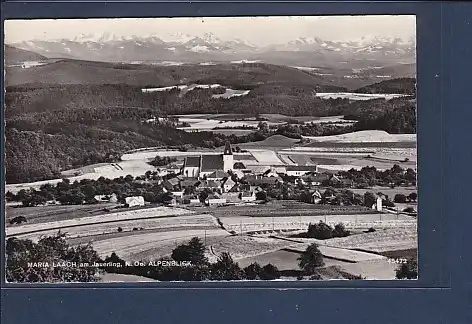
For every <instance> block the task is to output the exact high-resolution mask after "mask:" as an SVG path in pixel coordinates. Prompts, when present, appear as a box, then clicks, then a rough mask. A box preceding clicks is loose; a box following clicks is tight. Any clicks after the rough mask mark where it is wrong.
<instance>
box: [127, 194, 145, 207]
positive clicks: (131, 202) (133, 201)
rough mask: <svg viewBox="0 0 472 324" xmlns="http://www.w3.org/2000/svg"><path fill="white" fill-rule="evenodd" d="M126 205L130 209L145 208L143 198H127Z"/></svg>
mask: <svg viewBox="0 0 472 324" xmlns="http://www.w3.org/2000/svg"><path fill="white" fill-rule="evenodd" d="M125 204H126V206H128V207H135V206H144V197H143V196H134V197H126V198H125Z"/></svg>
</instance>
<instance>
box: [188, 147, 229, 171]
mask: <svg viewBox="0 0 472 324" xmlns="http://www.w3.org/2000/svg"><path fill="white" fill-rule="evenodd" d="M233 166H234V159H233V151H232V150H231V145H230V144H229V143H226V145H225V149H224V152H223V154H219V155H215V154H208V155H200V156H189V157H186V158H185V160H184V164H183V166H182V174H183V175H184V176H185V177H191V178H203V177H205V176H209V175H211V174H212V173H214V172H215V171H223V172H227V171H229V170H232V169H233Z"/></svg>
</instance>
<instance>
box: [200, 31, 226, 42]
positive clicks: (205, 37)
mask: <svg viewBox="0 0 472 324" xmlns="http://www.w3.org/2000/svg"><path fill="white" fill-rule="evenodd" d="M201 38H202V39H203V40H204V41H205V42H208V43H210V44H220V43H221V42H222V41H221V39H219V38H218V37H216V35H215V34H213V33H205V34H204V35H203V36H202V37H201Z"/></svg>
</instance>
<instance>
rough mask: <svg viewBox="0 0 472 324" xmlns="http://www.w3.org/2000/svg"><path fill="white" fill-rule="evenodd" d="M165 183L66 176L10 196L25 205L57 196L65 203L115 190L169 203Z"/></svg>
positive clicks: (91, 200) (77, 202) (84, 200)
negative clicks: (55, 181) (71, 177)
mask: <svg viewBox="0 0 472 324" xmlns="http://www.w3.org/2000/svg"><path fill="white" fill-rule="evenodd" d="M163 188H164V187H163V186H162V185H160V184H157V183H155V182H145V181H136V179H135V178H134V177H132V176H130V175H128V176H126V177H119V178H116V179H113V180H111V179H106V178H104V177H100V178H98V179H97V180H92V179H83V180H81V181H74V182H70V181H69V180H68V179H63V180H62V181H61V182H59V183H57V184H56V185H52V184H44V185H42V186H41V187H40V188H39V190H36V189H33V188H31V189H26V190H25V189H21V190H20V191H19V192H18V193H17V194H12V193H11V192H8V193H7V194H6V199H7V200H10V201H18V202H21V203H22V204H23V206H25V207H31V206H37V205H41V204H44V203H46V202H47V201H49V200H56V201H58V202H59V203H61V204H63V205H80V204H83V203H89V204H91V203H96V202H97V201H96V200H95V199H94V197H95V196H96V195H105V196H111V195H112V194H115V195H116V196H117V199H118V200H119V201H123V200H124V198H125V197H129V196H143V197H144V199H145V200H146V201H148V202H152V203H166V202H168V201H170V200H171V199H172V197H171V196H170V194H169V193H168V192H166V191H165V190H164V189H163Z"/></svg>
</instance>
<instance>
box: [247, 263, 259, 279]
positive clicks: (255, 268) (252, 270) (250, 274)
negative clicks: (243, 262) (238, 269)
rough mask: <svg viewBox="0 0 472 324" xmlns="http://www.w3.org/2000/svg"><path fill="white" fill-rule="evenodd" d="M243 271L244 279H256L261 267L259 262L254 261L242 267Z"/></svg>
mask: <svg viewBox="0 0 472 324" xmlns="http://www.w3.org/2000/svg"><path fill="white" fill-rule="evenodd" d="M243 271H244V276H245V277H246V279H249V280H256V279H260V274H261V272H262V267H261V266H260V265H259V263H257V262H254V263H252V264H250V265H248V266H247V267H246V268H244V270H243Z"/></svg>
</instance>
